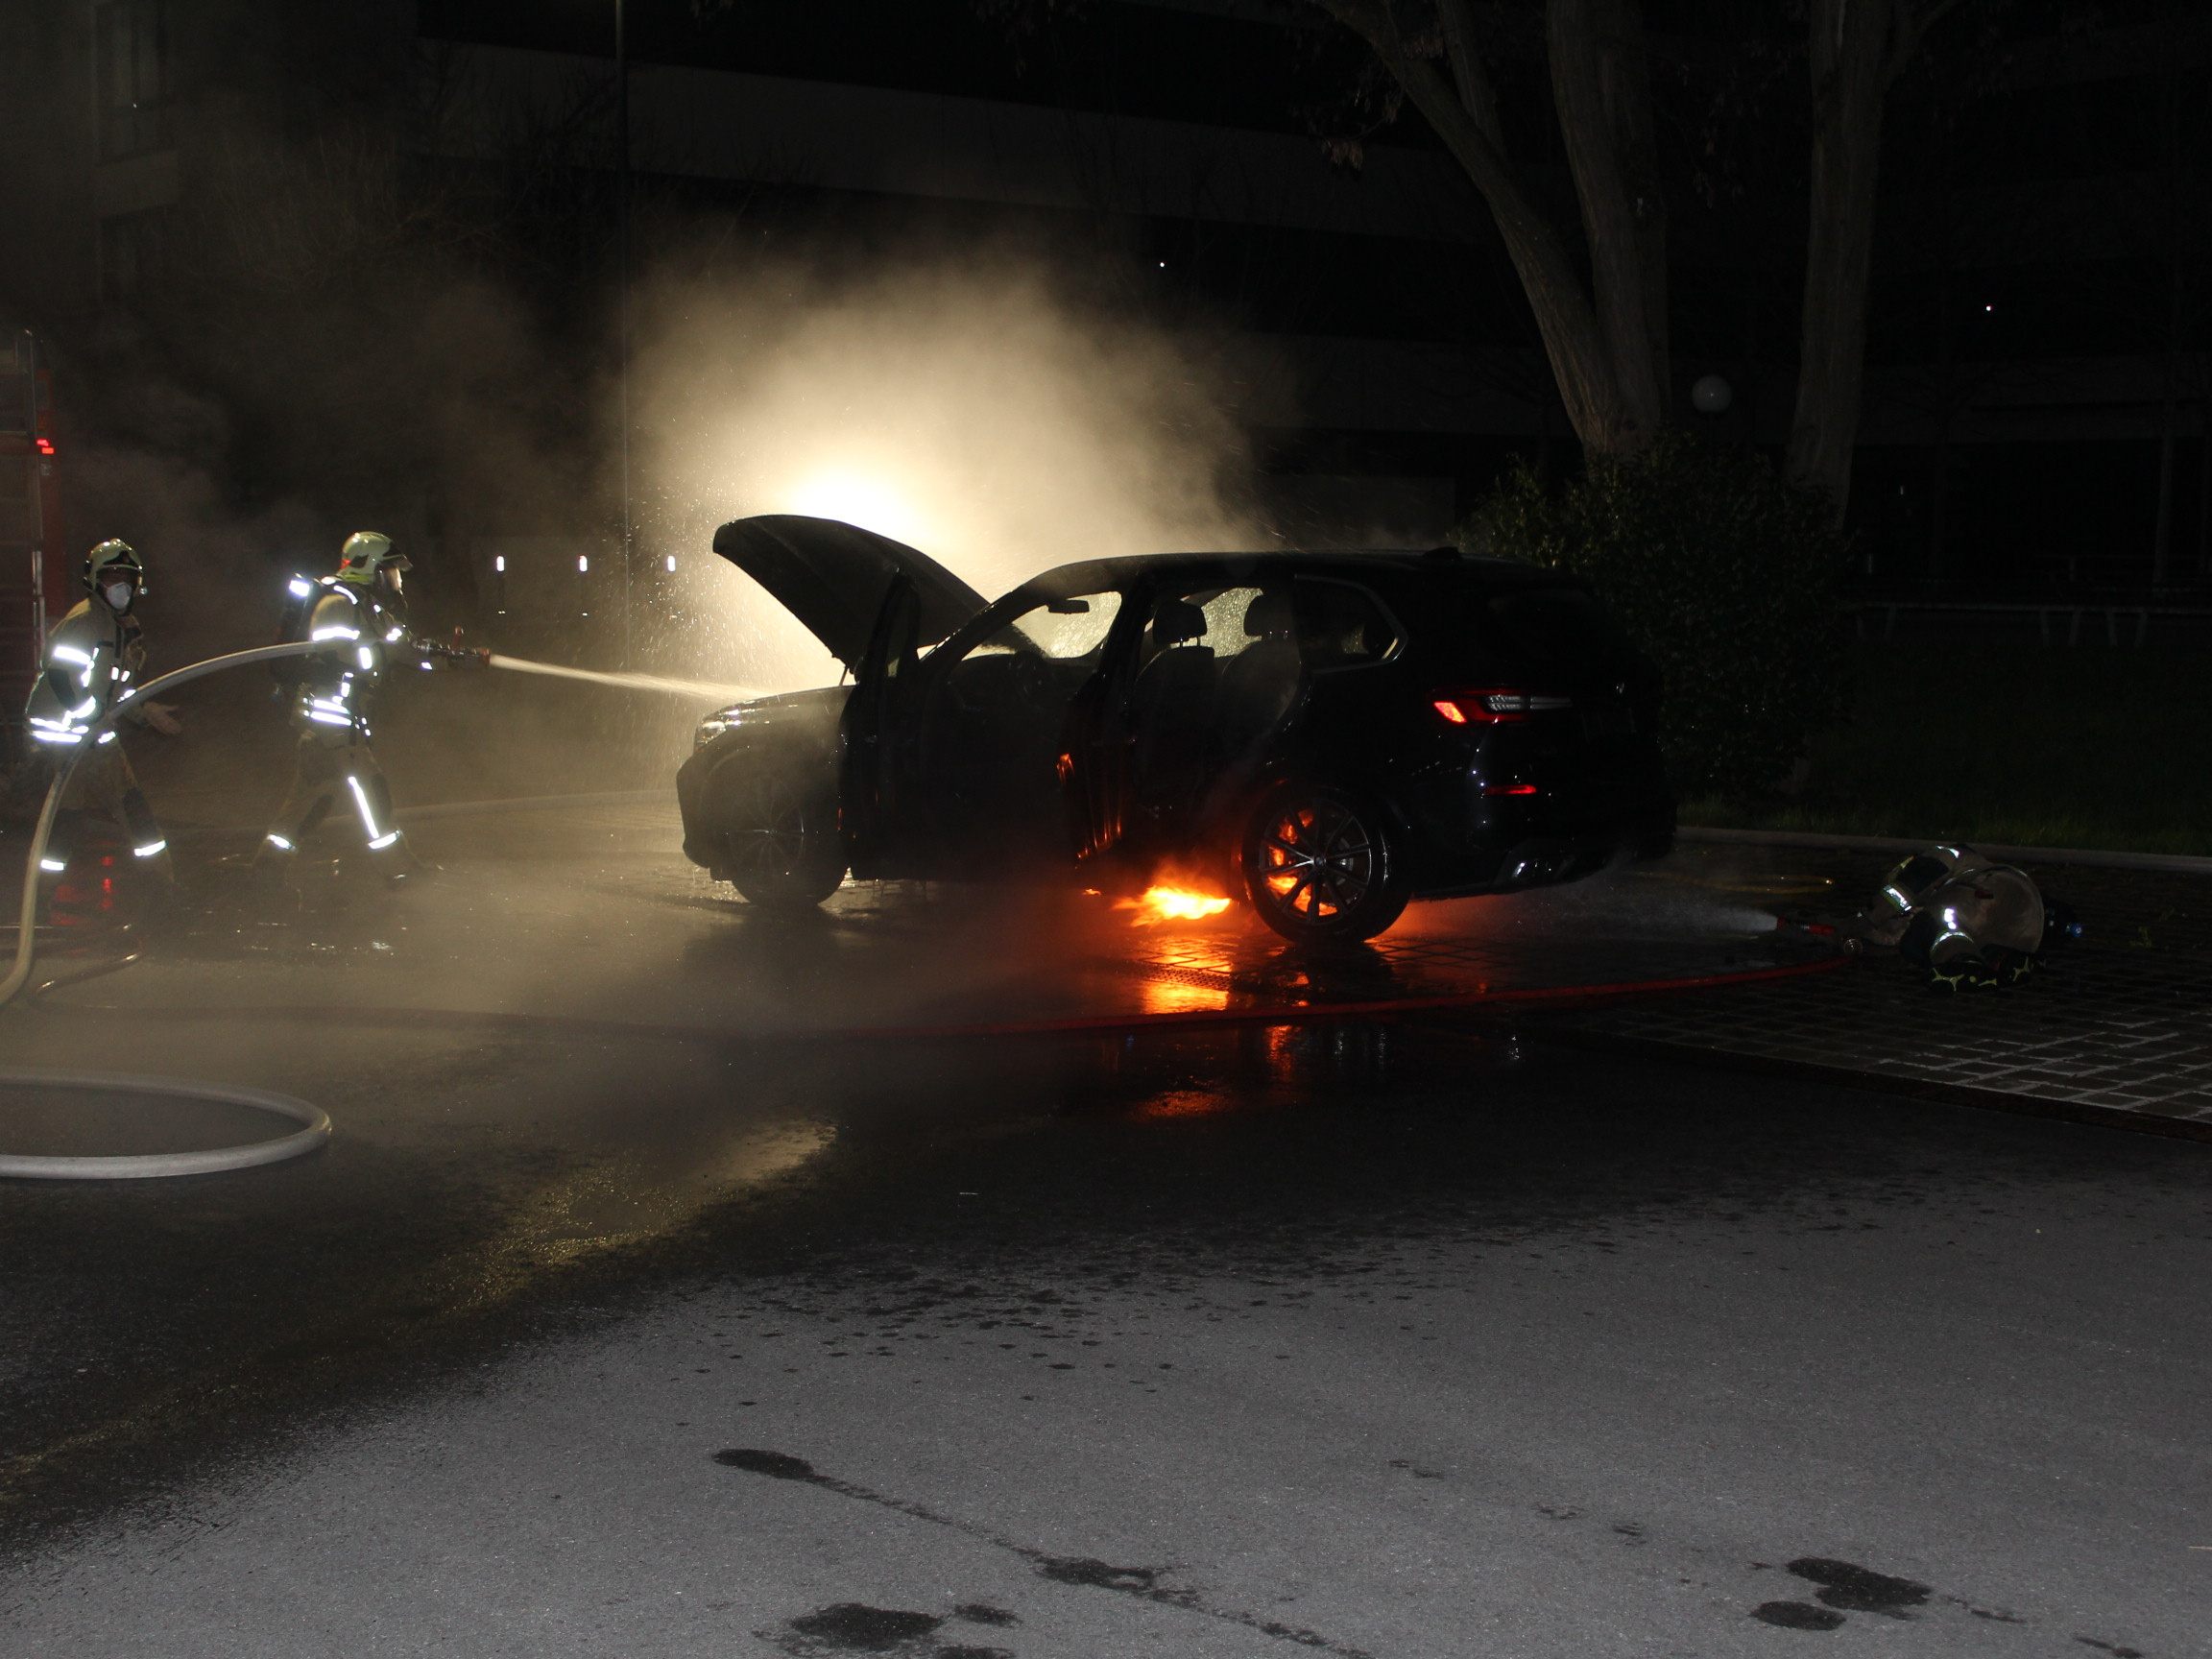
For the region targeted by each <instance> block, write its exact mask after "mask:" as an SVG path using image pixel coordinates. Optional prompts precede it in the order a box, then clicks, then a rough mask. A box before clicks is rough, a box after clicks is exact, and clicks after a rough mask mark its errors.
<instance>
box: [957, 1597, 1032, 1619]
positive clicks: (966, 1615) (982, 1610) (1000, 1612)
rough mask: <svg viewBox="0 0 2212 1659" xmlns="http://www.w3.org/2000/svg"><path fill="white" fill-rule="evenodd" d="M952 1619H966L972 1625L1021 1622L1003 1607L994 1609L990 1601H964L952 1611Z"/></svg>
mask: <svg viewBox="0 0 2212 1659" xmlns="http://www.w3.org/2000/svg"><path fill="white" fill-rule="evenodd" d="M952 1617H953V1618H955V1619H965V1620H967V1621H968V1623H971V1624H1000V1625H1004V1624H1019V1623H1022V1621H1021V1620H1019V1619H1017V1618H1016V1617H1015V1616H1014V1615H1013V1614H1011V1613H1009V1612H1007V1611H1006V1609H1005V1608H1003V1607H994V1606H993V1605H992V1604H991V1603H990V1602H988V1601H963V1602H961V1603H960V1605H959V1606H957V1607H955V1608H953V1609H952Z"/></svg>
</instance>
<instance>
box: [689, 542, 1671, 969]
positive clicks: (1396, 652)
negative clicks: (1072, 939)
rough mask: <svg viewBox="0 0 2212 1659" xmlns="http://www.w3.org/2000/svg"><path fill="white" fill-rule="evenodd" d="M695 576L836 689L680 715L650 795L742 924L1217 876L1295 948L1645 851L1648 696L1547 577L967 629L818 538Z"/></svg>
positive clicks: (1439, 580)
mask: <svg viewBox="0 0 2212 1659" xmlns="http://www.w3.org/2000/svg"><path fill="white" fill-rule="evenodd" d="M714 548H715V551H716V552H718V553H720V554H722V555H723V556H724V557H725V558H728V559H730V560H731V561H732V562H733V563H734V564H736V565H738V566H739V567H741V568H742V569H744V570H745V571H746V572H747V573H748V574H750V575H752V576H753V577H754V578H755V579H756V580H757V581H758V582H759V583H760V584H761V585H762V586H763V587H765V588H766V589H768V591H769V592H770V593H771V594H772V595H774V596H775V597H776V598H777V600H778V601H779V602H781V604H782V605H783V606H784V607H785V608H786V609H787V610H789V611H790V612H791V613H793V614H794V615H795V616H796V617H798V619H799V620H800V621H801V622H803V623H804V624H805V626H806V627H807V628H808V629H809V630H811V631H812V632H813V633H814V635H815V636H816V637H818V638H820V639H821V640H822V642H823V643H824V644H825V645H826V646H828V647H829V650H830V651H831V653H833V654H834V655H835V656H836V657H837V658H838V660H839V661H842V662H843V663H844V664H845V665H846V667H847V669H848V671H849V673H850V677H851V678H850V684H848V685H838V686H833V687H826V688H824V689H821V690H814V691H800V692H793V693H789V694H785V695H782V696H775V697H761V698H755V699H752V700H750V701H747V702H743V703H738V704H734V705H733V706H732V707H730V708H727V709H721V710H719V711H717V712H716V713H714V714H712V715H710V716H709V717H708V718H707V719H706V720H705V721H703V722H702V723H701V725H700V728H699V733H698V740H697V745H696V747H695V749H694V751H693V753H692V755H691V757H690V758H689V759H688V760H687V761H686V762H685V764H684V766H683V768H682V769H681V770H680V772H679V773H678V775H677V793H678V799H679V802H680V804H681V806H682V809H683V816H684V850H685V854H686V855H688V856H689V857H690V858H691V859H692V860H693V861H694V862H695V863H698V864H701V865H703V866H705V867H706V868H707V869H708V870H709V871H710V872H711V873H712V874H713V875H714V876H715V877H716V878H719V879H725V880H729V881H731V882H733V883H734V884H735V885H736V887H737V889H738V891H739V892H741V893H742V894H743V895H744V896H745V897H746V898H747V899H748V900H749V901H751V902H754V903H756V904H759V905H763V906H767V907H795V906H806V905H813V904H817V903H820V902H822V901H823V900H825V899H827V898H828V897H829V895H830V894H831V893H833V892H834V891H835V890H836V888H837V886H838V884H839V883H840V882H841V881H842V880H843V879H844V878H845V877H846V875H847V874H848V872H850V873H851V874H853V875H855V876H858V877H862V878H937V879H963V878H966V879H975V880H993V881H1004V880H1010V879H1020V878H1033V877H1054V876H1059V877H1067V876H1073V875H1077V874H1079V875H1080V877H1081V878H1082V879H1083V880H1084V881H1085V882H1086V883H1088V884H1089V885H1092V886H1096V887H1100V888H1102V889H1106V890H1109V891H1112V892H1116V893H1123V892H1126V893H1132V894H1134V893H1137V892H1140V891H1142V890H1143V889H1144V888H1146V887H1147V886H1149V885H1152V884H1153V881H1154V879H1155V878H1156V877H1157V875H1158V873H1159V872H1162V871H1166V870H1171V871H1175V872H1178V873H1182V874H1183V875H1184V876H1186V877H1188V876H1189V875H1190V873H1193V872H1196V873H1201V875H1202V874H1203V873H1205V872H1213V873H1214V877H1215V878H1216V879H1217V880H1218V882H1219V885H1220V889H1221V891H1222V892H1223V893H1225V894H1231V895H1234V896H1235V897H1237V898H1238V899H1241V900H1243V901H1244V902H1248V903H1249V904H1250V905H1251V907H1252V909H1253V910H1254V911H1255V912H1256V913H1257V914H1258V915H1259V917H1260V918H1261V919H1262V921H1263V922H1265V923H1266V924H1267V926H1270V927H1272V928H1274V929H1275V930H1276V931H1277V932H1279V933H1281V934H1283V935H1285V936H1286V937H1287V938H1290V939H1292V940H1296V941H1304V942H1314V943H1319V942H1325V941H1331V940H1358V939H1367V938H1371V937H1373V936H1374V935H1376V934H1378V933H1380V932H1382V931H1383V929H1384V928H1386V927H1388V926H1390V924H1391V923H1392V922H1393V921H1395V920H1396V919H1397V918H1398V916H1399V914H1400V913H1401V912H1402V911H1403V910H1404V908H1405V906H1406V905H1407V902H1409V901H1411V900H1415V899H1425V898H1442V897H1451V896H1457V895H1462V894H1471V893H1487V892H1499V891H1506V890H1511V889H1515V888H1521V887H1528V886H1535V885H1540V884H1545V883H1551V882H1559V881H1568V880H1573V879H1575V878H1579V877H1582V876H1587V875H1590V874H1593V873H1595V872H1597V871H1599V870H1601V869H1603V868H1605V867H1607V866H1608V865H1609V864H1612V863H1614V862H1616V861H1618V860H1621V859H1623V858H1625V857H1630V856H1635V855H1639V854H1642V855H1653V854H1658V853H1660V852H1663V851H1664V850H1665V849H1666V847H1667V846H1668V845H1669V844H1670V842H1671V838H1672V834H1673V825H1674V803H1673V798H1672V796H1671V793H1670V791H1669V789H1668V785H1667V781H1666V776H1665V772H1664V769H1663V767H1662V764H1661V761H1660V756H1659V748H1658V742H1657V719H1658V707H1659V687H1658V683H1657V678H1656V676H1655V674H1654V673H1653V671H1652V669H1651V668H1650V666H1649V664H1648V663H1647V662H1646V661H1645V660H1644V659H1643V658H1642V657H1641V656H1640V655H1639V654H1638V653H1637V652H1636V651H1635V650H1634V649H1633V648H1631V647H1630V645H1629V644H1628V642H1627V641H1626V640H1625V639H1624V638H1623V637H1622V635H1621V633H1620V631H1619V630H1618V629H1617V628H1616V627H1615V626H1614V624H1613V622H1612V620H1611V619H1610V617H1608V616H1607V614H1606V613H1605V612H1604V610H1603V608H1602V607H1601V606H1599V603H1598V602H1597V600H1596V599H1594V598H1593V597H1592V596H1591V595H1590V594H1589V593H1588V592H1587V591H1586V590H1585V589H1582V588H1581V587H1580V586H1578V585H1577V584H1576V583H1575V582H1574V581H1573V580H1571V579H1569V578H1567V577H1564V576H1561V575H1560V574H1558V573H1556V572H1551V571H1543V570H1537V569H1533V568H1530V567H1528V566H1526V565H1510V564H1505V563H1502V562H1495V561H1486V560H1474V559H1467V558H1463V557H1461V556H1459V555H1458V554H1457V553H1456V552H1455V551H1454V550H1452V549H1439V550H1437V551H1435V552H1431V553H1344V554H1322V553H1255V554H1236V553H1220V554H1167V555H1158V556H1147V557H1140V558H1125V559H1107V560H1094V561H1088V562H1084V563H1080V564H1072V565H1062V566H1060V567H1059V568H1057V569H1053V570H1048V571H1046V572H1045V573H1044V574H1042V575H1039V576H1036V577H1033V578H1031V579H1030V580H1029V581H1027V582H1024V583H1023V584H1022V585H1021V586H1020V587H1018V588H1016V589H1014V590H1013V591H1012V592H1010V593H1008V594H1006V595H1005V596H1004V597H1002V598H1000V599H998V600H997V601H996V602H992V603H988V604H987V603H985V601H984V600H983V598H982V597H981V596H980V595H979V594H977V593H975V592H974V590H973V589H969V588H968V587H967V586H966V584H964V583H962V582H961V581H960V580H959V579H958V578H957V577H955V576H953V575H952V574H951V573H950V571H948V570H946V569H945V568H944V567H943V566H942V565H937V564H936V563H935V562H934V561H932V560H930V559H928V558H927V557H926V555H924V554H922V553H919V552H917V551H915V550H914V549H913V548H911V547H907V546H904V545H902V543H900V542H897V541H890V540H888V539H887V538H884V537H880V536H877V535H874V534H873V533H871V532H869V531H865V530H861V529H858V528H856V527H854V526H853V525H849V524H841V523H837V522H834V521H832V520H829V519H819V518H805V517H794V516H789V515H780V516H771V517H755V518H744V519H739V520H737V521H735V522H733V523H731V524H726V525H724V526H723V527H722V529H721V530H720V531H719V532H717V533H716V535H715V538H714ZM1182 884H1183V885H1187V886H1188V885H1192V884H1193V883H1191V882H1190V881H1189V880H1185V881H1184V882H1183V883H1182Z"/></svg>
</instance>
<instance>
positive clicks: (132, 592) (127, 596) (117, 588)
mask: <svg viewBox="0 0 2212 1659" xmlns="http://www.w3.org/2000/svg"><path fill="white" fill-rule="evenodd" d="M100 592H101V595H102V597H104V598H105V599H106V600H107V601H108V610H110V611H113V612H117V613H121V612H125V611H128V610H130V609H131V601H132V598H133V597H135V596H136V594H137V592H138V589H135V588H133V587H132V586H131V584H130V583H128V582H110V583H108V586H107V587H105V588H103V589H100Z"/></svg>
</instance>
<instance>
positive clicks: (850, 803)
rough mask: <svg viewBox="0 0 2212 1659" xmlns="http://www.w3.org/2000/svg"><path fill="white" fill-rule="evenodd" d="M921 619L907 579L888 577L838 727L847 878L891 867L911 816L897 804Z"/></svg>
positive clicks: (907, 758) (903, 787) (903, 789)
mask: <svg viewBox="0 0 2212 1659" xmlns="http://www.w3.org/2000/svg"><path fill="white" fill-rule="evenodd" d="M921 617H922V603H921V600H920V597H919V596H918V595H917V593H916V591H915V587H914V583H913V581H912V579H911V578H909V577H908V576H906V575H905V574H904V573H903V572H900V573H897V574H895V575H893V577H892V578H891V583H890V587H889V589H888V590H887V591H886V592H885V593H884V595H883V603H882V606H881V607H880V609H879V610H878V613H877V615H876V621H875V625H874V627H873V628H872V629H871V630H870V631H869V637H868V643H867V645H866V646H865V648H864V649H862V650H861V651H860V653H859V654H858V655H859V661H858V662H857V664H856V665H855V666H854V671H853V692H852V695H851V696H849V697H848V698H846V700H845V711H844V713H843V715H842V716H841V717H840V720H839V723H838V758H837V802H838V805H837V819H838V827H839V829H840V831H841V833H842V835H843V838H844V842H845V851H846V855H847V858H848V861H849V862H850V865H851V867H852V870H853V873H854V875H855V876H859V877H863V878H866V877H871V876H876V875H878V874H883V873H885V872H887V871H888V870H889V869H890V868H891V867H892V865H893V864H894V863H895V862H896V860H897V858H898V855H899V853H900V851H901V849H902V847H903V845H904V839H903V835H902V829H903V828H904V826H905V825H906V822H907V820H909V819H910V818H911V817H912V814H911V813H910V812H908V811H907V810H906V801H905V795H906V793H907V781H908V780H907V778H906V776H905V774H906V772H907V770H908V768H909V766H910V764H911V759H912V757H911V755H910V754H909V752H908V751H909V750H910V748H911V746H912V740H913V733H912V732H911V730H910V727H911V725H912V721H911V719H910V718H907V717H906V716H907V715H908V712H909V710H908V705H909V704H910V703H911V702H912V700H913V696H914V682H915V669H916V667H917V666H918V664H919V662H920V661H921V652H922V640H923V630H922V623H921Z"/></svg>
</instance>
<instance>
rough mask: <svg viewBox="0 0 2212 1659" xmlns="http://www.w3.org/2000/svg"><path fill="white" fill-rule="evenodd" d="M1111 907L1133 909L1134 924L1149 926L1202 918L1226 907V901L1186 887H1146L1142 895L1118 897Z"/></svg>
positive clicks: (1201, 920)
mask: <svg viewBox="0 0 2212 1659" xmlns="http://www.w3.org/2000/svg"><path fill="white" fill-rule="evenodd" d="M1114 908H1115V909H1117V910H1134V911H1135V912H1136V913H1137V914H1136V915H1135V916H1134V917H1133V918H1131V920H1132V921H1133V922H1134V923H1135V925H1136V926H1139V927H1151V926H1157V925H1158V924H1160V923H1162V922H1203V921H1205V920H1206V919H1207V918H1208V917H1210V916H1218V915H1220V914H1221V912H1222V911H1224V910H1226V909H1228V908H1229V901H1228V900H1226V899H1221V898H1217V897H1215V896H1214V894H1211V893H1197V892H1193V891H1192V890H1191V889H1190V888H1188V887H1147V888H1145V889H1144V897H1143V898H1142V899H1121V900H1117V901H1116V902H1115V905H1114Z"/></svg>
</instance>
